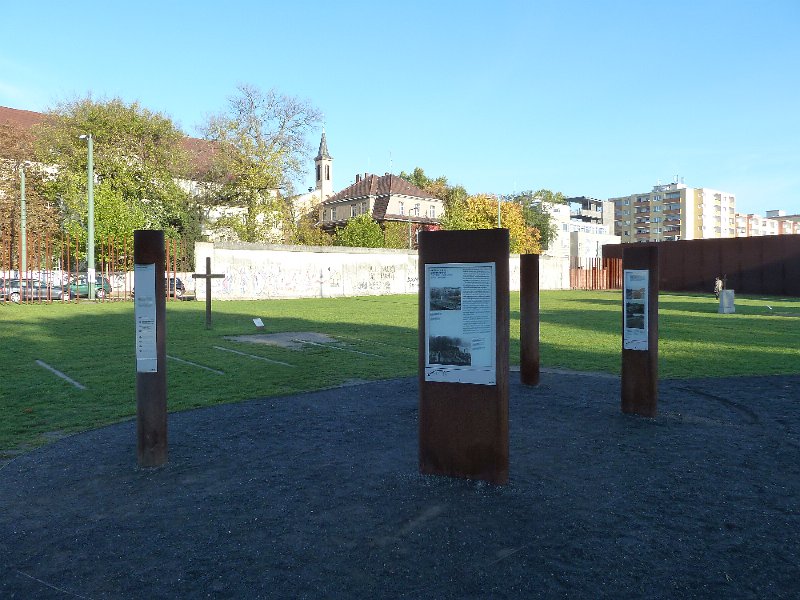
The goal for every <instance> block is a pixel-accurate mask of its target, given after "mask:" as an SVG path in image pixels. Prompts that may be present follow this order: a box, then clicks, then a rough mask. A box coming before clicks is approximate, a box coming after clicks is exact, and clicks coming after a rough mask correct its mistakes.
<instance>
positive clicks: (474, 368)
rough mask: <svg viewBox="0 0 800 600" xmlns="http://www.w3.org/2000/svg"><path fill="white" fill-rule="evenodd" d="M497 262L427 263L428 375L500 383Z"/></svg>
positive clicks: (455, 380)
mask: <svg viewBox="0 0 800 600" xmlns="http://www.w3.org/2000/svg"><path fill="white" fill-rule="evenodd" d="M495 297H496V292H495V263H493V262H491V263H490V262H487V263H444V264H427V265H425V325H426V327H425V330H426V332H427V335H426V338H425V381H440V382H451V383H470V384H479V385H496V383H497V365H496V362H495V356H496V343H495V340H496V336H497V331H496V318H495V310H496V309H495Z"/></svg>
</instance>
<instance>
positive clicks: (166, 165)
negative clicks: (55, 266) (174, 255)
mask: <svg viewBox="0 0 800 600" xmlns="http://www.w3.org/2000/svg"><path fill="white" fill-rule="evenodd" d="M87 134H91V135H92V137H93V142H94V152H93V158H94V175H95V181H96V183H95V186H94V198H95V233H96V236H97V237H96V238H95V239H97V240H99V239H101V238H103V237H104V236H107V235H113V236H115V237H117V238H118V239H119V238H121V237H125V236H130V235H132V233H133V230H134V229H138V228H162V229H165V230H166V231H167V233H168V234H169V233H173V234H178V233H182V232H183V230H184V221H185V220H186V213H187V210H188V209H189V205H188V194H187V193H186V192H185V191H184V190H183V189H181V187H180V185H179V183H178V179H179V178H180V177H181V176H182V175H184V173H185V172H186V168H187V165H188V161H187V157H186V155H185V154H184V152H183V150H182V146H181V141H182V139H183V137H184V136H183V134H182V133H181V132H180V131H179V130H178V129H177V127H176V126H175V125H174V124H173V123H172V121H171V120H170V119H169V118H168V117H165V116H163V115H161V114H157V113H153V112H150V111H149V110H147V109H144V108H142V107H141V106H139V104H138V103H135V102H134V103H133V104H126V103H124V102H123V101H122V100H120V99H114V100H109V101H95V100H93V99H92V98H91V97H89V98H84V99H79V100H75V101H72V102H67V103H64V104H60V105H58V106H57V107H56V108H55V109H53V110H52V111H50V112H49V113H48V115H47V118H46V120H45V122H44V123H43V124H41V125H39V126H36V127H35V129H34V135H35V138H36V144H35V146H36V151H35V154H36V158H37V160H38V161H39V163H40V164H43V165H47V166H49V167H50V172H51V176H50V177H47V178H46V179H45V180H44V182H43V183H42V186H41V189H42V194H43V195H44V197H45V198H47V199H48V200H49V201H50V202H51V203H52V204H53V205H55V206H57V207H58V209H59V211H60V213H61V215H60V219H61V225H62V228H63V229H64V230H65V231H66V232H68V233H69V234H70V235H71V236H72V237H73V238H77V239H80V240H82V241H85V240H86V217H87V192H86V186H87V160H88V151H87V146H86V140H85V139H79V136H81V135H87Z"/></svg>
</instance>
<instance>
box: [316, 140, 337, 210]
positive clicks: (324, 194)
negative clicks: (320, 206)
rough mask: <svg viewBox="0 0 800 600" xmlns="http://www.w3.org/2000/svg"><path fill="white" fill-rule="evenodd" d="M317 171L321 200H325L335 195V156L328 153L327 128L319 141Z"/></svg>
mask: <svg viewBox="0 0 800 600" xmlns="http://www.w3.org/2000/svg"><path fill="white" fill-rule="evenodd" d="M314 166H316V171H317V189H318V190H319V191H320V200H321V201H322V202H324V201H325V200H327V199H328V198H330V197H331V196H333V158H331V155H330V154H328V142H327V141H326V140H325V130H324V129H323V130H322V139H321V140H320V141H319V152H317V157H316V158H315V159H314Z"/></svg>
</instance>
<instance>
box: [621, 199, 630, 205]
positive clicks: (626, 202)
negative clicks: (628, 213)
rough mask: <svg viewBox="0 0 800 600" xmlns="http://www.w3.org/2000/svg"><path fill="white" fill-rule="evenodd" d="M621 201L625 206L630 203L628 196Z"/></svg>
mask: <svg viewBox="0 0 800 600" xmlns="http://www.w3.org/2000/svg"><path fill="white" fill-rule="evenodd" d="M622 203H623V204H624V205H625V206H629V205H630V203H631V200H630V198H626V199H625V200H623V201H622Z"/></svg>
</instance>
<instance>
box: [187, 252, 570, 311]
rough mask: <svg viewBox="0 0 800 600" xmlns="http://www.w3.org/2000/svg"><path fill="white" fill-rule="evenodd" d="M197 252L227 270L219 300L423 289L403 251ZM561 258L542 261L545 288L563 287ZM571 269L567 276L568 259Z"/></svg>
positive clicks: (515, 268) (414, 262)
mask: <svg viewBox="0 0 800 600" xmlns="http://www.w3.org/2000/svg"><path fill="white" fill-rule="evenodd" d="M195 256H196V261H197V264H205V257H206V256H211V257H212V270H213V271H214V272H216V273H224V274H225V278H224V279H214V280H212V296H213V297H214V298H215V299H220V300H237V299H242V300H255V299H268V298H333V297H342V296H375V295H386V294H415V293H417V292H418V290H419V259H418V257H417V255H416V254H410V253H407V252H404V251H398V252H397V253H393V252H386V251H384V252H380V253H375V254H371V253H348V252H343V251H342V250H341V249H339V248H336V249H334V248H331V249H329V250H326V251H308V252H302V251H289V250H280V249H275V247H270V248H268V249H246V250H243V249H241V248H239V247H230V248H229V247H224V245H221V247H220V246H217V247H215V245H214V244H210V243H199V244H198V245H197V248H196V250H195ZM561 262H563V261H552V262H551V261H543V262H542V266H541V268H542V271H541V276H542V278H541V283H542V287H543V288H546V289H561V288H563V283H562V282H563V281H564V278H563V276H562V274H561V272H560V271H561V269H562V266H563V265H561ZM509 267H510V269H509V271H510V285H511V289H512V290H518V289H519V257H518V256H516V257H515V256H512V257H511V259H510V263H509ZM566 269H567V282H568V281H569V271H568V269H569V264H568V262H567V263H566ZM551 271H552V272H551ZM198 272H199V271H198ZM568 285H569V284H568V283H567V286H568ZM204 294H205V289H204V287H201V286H198V288H197V296H198V298H200V299H202V298H204V297H205V296H204Z"/></svg>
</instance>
